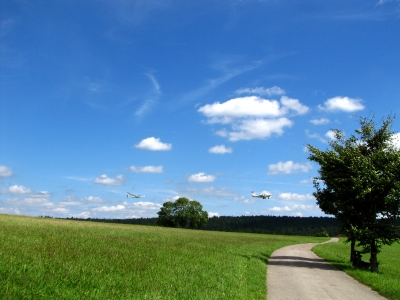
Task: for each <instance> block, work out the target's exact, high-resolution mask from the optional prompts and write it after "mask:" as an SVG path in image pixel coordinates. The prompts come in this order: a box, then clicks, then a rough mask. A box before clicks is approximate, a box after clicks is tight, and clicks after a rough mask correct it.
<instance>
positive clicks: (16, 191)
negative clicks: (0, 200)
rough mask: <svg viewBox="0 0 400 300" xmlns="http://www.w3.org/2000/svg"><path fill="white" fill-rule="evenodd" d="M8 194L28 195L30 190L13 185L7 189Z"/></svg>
mask: <svg viewBox="0 0 400 300" xmlns="http://www.w3.org/2000/svg"><path fill="white" fill-rule="evenodd" d="M8 192H9V193H10V194H30V193H32V190H31V189H30V188H27V187H24V186H23V185H13V186H10V187H9V188H8Z"/></svg>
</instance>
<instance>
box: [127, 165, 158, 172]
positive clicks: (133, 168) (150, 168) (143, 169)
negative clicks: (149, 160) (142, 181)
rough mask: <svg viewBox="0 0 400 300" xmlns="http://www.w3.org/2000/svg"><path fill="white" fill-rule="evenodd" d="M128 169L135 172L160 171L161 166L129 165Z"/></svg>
mask: <svg viewBox="0 0 400 300" xmlns="http://www.w3.org/2000/svg"><path fill="white" fill-rule="evenodd" d="M129 170H131V171H132V172H136V173H162V172H163V166H157V167H156V166H144V167H136V166H130V167H129Z"/></svg>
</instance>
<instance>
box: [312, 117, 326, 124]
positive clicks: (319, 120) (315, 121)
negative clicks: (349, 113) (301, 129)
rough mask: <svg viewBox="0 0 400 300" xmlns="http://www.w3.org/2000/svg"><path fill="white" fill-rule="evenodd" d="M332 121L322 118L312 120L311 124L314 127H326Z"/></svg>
mask: <svg viewBox="0 0 400 300" xmlns="http://www.w3.org/2000/svg"><path fill="white" fill-rule="evenodd" d="M329 122H330V121H329V119H327V118H320V119H312V120H310V123H312V124H314V125H325V124H328V123H329Z"/></svg>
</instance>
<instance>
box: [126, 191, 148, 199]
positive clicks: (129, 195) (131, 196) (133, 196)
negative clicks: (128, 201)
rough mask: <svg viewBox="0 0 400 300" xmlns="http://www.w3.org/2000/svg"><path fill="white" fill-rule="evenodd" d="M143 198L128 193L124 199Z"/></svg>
mask: <svg viewBox="0 0 400 300" xmlns="http://www.w3.org/2000/svg"><path fill="white" fill-rule="evenodd" d="M143 197H144V196H139V195H134V194H131V193H129V192H127V194H126V198H136V199H137V198H143Z"/></svg>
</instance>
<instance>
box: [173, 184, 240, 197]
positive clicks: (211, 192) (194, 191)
mask: <svg viewBox="0 0 400 300" xmlns="http://www.w3.org/2000/svg"><path fill="white" fill-rule="evenodd" d="M179 193H180V194H182V195H191V196H194V197H196V196H203V197H216V198H224V197H232V196H237V193H236V192H234V191H230V190H228V189H226V188H221V189H217V188H215V187H203V188H200V189H198V188H187V189H184V190H180V191H179Z"/></svg>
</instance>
